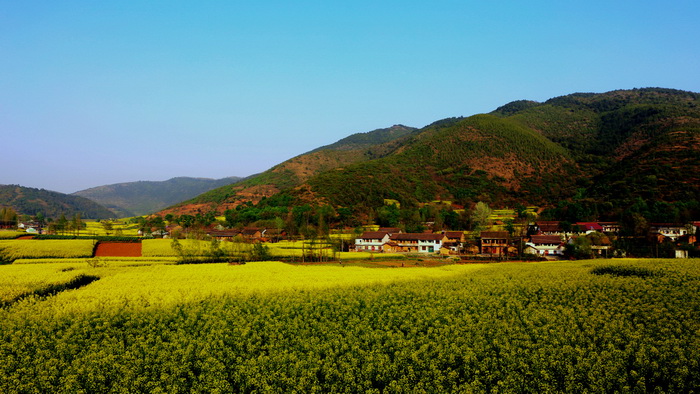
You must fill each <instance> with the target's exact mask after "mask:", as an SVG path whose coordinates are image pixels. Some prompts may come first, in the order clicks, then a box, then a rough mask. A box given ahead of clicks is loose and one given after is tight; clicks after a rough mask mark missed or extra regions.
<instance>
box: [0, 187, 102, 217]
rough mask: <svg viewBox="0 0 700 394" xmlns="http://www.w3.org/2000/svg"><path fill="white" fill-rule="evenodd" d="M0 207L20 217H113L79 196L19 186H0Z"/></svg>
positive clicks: (99, 206)
mask: <svg viewBox="0 0 700 394" xmlns="http://www.w3.org/2000/svg"><path fill="white" fill-rule="evenodd" d="M0 206H7V207H11V208H12V209H14V210H15V211H16V212H17V213H19V214H22V215H31V216H34V215H37V214H39V213H41V214H42V215H44V217H50V218H58V217H60V216H61V214H64V215H66V216H68V217H70V216H73V215H74V214H77V213H80V214H81V216H82V218H83V219H107V218H110V217H113V216H114V213H112V212H111V211H110V210H108V209H107V208H105V207H103V206H101V205H99V204H97V203H96V202H94V201H91V200H88V199H87V198H84V197H80V196H72V195H69V194H63V193H59V192H53V191H49V190H44V189H34V188H31V187H22V186H19V185H0Z"/></svg>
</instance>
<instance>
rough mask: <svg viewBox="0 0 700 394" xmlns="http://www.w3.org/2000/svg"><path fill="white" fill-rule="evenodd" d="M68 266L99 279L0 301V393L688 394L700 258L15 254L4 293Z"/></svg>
mask: <svg viewBox="0 0 700 394" xmlns="http://www.w3.org/2000/svg"><path fill="white" fill-rule="evenodd" d="M61 275H64V276H61ZM65 275H68V276H65ZM70 275H86V276H90V277H98V278H99V279H98V280H96V281H94V282H92V283H90V284H88V285H86V286H84V287H81V288H79V289H76V290H68V291H63V292H61V293H59V294H56V295H53V296H48V297H40V296H35V297H26V298H23V299H21V300H19V301H16V302H14V303H12V304H11V305H9V306H6V307H4V308H1V309H0V392H56V391H58V392H79V391H85V392H109V391H119V390H124V389H126V390H128V391H134V392H169V393H170V392H190V391H196V392H292V391H297V392H338V391H343V392H358V391H363V392H421V391H425V392H439V393H444V392H473V391H477V392H484V391H487V392H491V391H498V392H523V391H525V392H552V391H556V392H584V391H589V392H590V391H594V392H632V391H635V392H637V391H639V392H691V391H698V390H700V375H698V374H697V371H698V370H700V291H699V290H700V261H699V260H667V261H663V260H656V261H654V260H647V261H635V260H615V261H611V260H594V261H578V262H543V263H527V264H513V263H509V264H508V263H505V264H474V265H453V266H444V267H439V268H410V269H409V268H405V269H401V268H397V269H391V268H386V269H368V268H357V267H347V266H345V267H344V266H339V265H337V264H336V265H328V266H292V265H286V264H282V263H277V262H260V263H249V264H245V265H240V266H232V265H226V264H206V265H150V266H140V267H127V266H110V265H106V266H97V267H91V266H90V265H88V264H87V263H84V262H83V263H80V262H75V263H57V264H27V265H6V266H0V278H11V279H0V285H2V286H3V287H0V292H2V293H3V294H2V297H4V298H3V299H6V300H9V299H12V297H10V296H8V295H7V294H6V292H9V291H12V292H14V293H13V294H15V297H16V295H17V293H18V291H19V290H17V286H21V285H22V284H25V285H26V286H25V289H26V290H27V291H32V289H35V288H37V287H38V286H42V283H47V281H54V282H56V281H62V280H69V279H71V277H70ZM42 281H43V282H42ZM8 283H9V284H11V285H9V286H8ZM11 288H12V289H14V290H10V289H11Z"/></svg>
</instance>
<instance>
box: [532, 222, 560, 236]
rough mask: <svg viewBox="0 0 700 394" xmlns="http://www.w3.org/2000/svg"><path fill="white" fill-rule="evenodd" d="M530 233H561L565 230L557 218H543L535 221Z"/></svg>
mask: <svg viewBox="0 0 700 394" xmlns="http://www.w3.org/2000/svg"><path fill="white" fill-rule="evenodd" d="M529 232H530V234H537V235H561V234H563V231H562V229H561V225H560V223H559V221H556V220H549V221H548V220H542V221H537V222H535V225H534V226H531V228H530V231H529Z"/></svg>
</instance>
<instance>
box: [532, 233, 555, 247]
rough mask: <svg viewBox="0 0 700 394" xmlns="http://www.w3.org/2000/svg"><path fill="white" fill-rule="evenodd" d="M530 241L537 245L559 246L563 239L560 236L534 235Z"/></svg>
mask: <svg viewBox="0 0 700 394" xmlns="http://www.w3.org/2000/svg"><path fill="white" fill-rule="evenodd" d="M530 240H531V241H532V243H533V244H536V245H547V244H554V245H558V244H560V243H561V238H560V237H559V236H558V235H533V236H532V238H530Z"/></svg>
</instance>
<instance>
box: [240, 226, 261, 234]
mask: <svg viewBox="0 0 700 394" xmlns="http://www.w3.org/2000/svg"><path fill="white" fill-rule="evenodd" d="M262 230H264V229H262V228H257V227H247V228H244V229H243V231H241V233H242V234H245V235H254V234H255V233H257V232H258V231H262Z"/></svg>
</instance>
